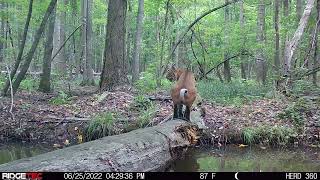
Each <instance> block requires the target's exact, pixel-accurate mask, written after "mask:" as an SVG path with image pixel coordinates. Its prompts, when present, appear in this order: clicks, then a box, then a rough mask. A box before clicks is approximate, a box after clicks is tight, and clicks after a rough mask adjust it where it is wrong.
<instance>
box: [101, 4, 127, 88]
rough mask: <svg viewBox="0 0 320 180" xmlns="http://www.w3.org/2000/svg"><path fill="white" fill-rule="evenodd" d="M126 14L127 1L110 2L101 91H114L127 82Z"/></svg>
mask: <svg viewBox="0 0 320 180" xmlns="http://www.w3.org/2000/svg"><path fill="white" fill-rule="evenodd" d="M126 12H127V1H126V0H109V4H108V22H107V33H106V40H105V49H104V60H103V70H102V73H101V79H100V90H112V89H113V88H114V87H115V86H117V85H120V84H122V83H124V82H125V80H126V75H127V72H126V71H125V70H124V69H125V66H126V65H125V64H126V60H125V57H126V52H125V51H126V48H125V37H126V27H125V26H126Z"/></svg>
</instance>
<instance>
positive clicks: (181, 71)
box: [174, 69, 183, 80]
mask: <svg viewBox="0 0 320 180" xmlns="http://www.w3.org/2000/svg"><path fill="white" fill-rule="evenodd" d="M182 73H183V70H181V69H177V70H176V71H175V72H174V74H175V76H176V80H178V79H179V78H180V76H181V74H182Z"/></svg>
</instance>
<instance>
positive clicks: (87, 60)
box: [81, 0, 94, 86]
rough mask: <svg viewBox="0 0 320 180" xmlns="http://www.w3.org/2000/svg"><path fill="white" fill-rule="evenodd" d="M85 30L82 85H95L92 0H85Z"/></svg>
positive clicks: (83, 36) (83, 31) (83, 34)
mask: <svg viewBox="0 0 320 180" xmlns="http://www.w3.org/2000/svg"><path fill="white" fill-rule="evenodd" d="M82 8H83V13H84V14H83V22H84V25H83V30H82V43H83V44H82V46H83V62H84V72H83V74H82V76H83V80H82V83H81V85H83V86H85V85H94V79H93V69H92V61H93V56H92V19H91V9H92V0H83V7H82Z"/></svg>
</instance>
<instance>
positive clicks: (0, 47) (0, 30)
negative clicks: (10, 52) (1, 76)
mask: <svg viewBox="0 0 320 180" xmlns="http://www.w3.org/2000/svg"><path fill="white" fill-rule="evenodd" d="M3 6H4V3H0V10H1V11H2V9H4V7H3ZM4 25H5V19H4V16H1V26H0V36H1V37H4V36H5V26H4ZM3 59H4V43H3V40H0V63H2V62H3ZM0 68H1V66H0Z"/></svg>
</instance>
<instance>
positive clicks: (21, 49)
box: [2, 0, 33, 95]
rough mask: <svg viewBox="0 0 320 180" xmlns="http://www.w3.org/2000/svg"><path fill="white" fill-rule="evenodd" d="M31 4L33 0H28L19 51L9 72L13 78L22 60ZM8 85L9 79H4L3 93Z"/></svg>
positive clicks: (5, 92) (4, 93)
mask: <svg viewBox="0 0 320 180" xmlns="http://www.w3.org/2000/svg"><path fill="white" fill-rule="evenodd" d="M32 4H33V0H30V1H29V10H28V15H27V20H26V23H25V26H24V30H23V35H22V39H21V44H20V46H19V53H18V56H17V59H16V61H15V63H14V66H13V69H12V70H11V72H10V77H11V79H13V78H14V76H15V75H16V72H17V70H18V67H19V65H20V63H21V60H22V55H23V50H24V47H25V43H26V39H27V34H28V30H29V24H30V19H31V15H32ZM3 26H4V24H3ZM9 85H10V81H9V79H8V80H7V81H6V84H5V85H4V87H3V90H2V93H3V95H6V94H7V91H8V88H9Z"/></svg>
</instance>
